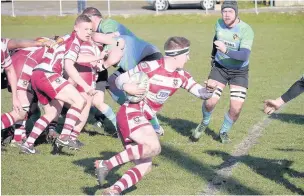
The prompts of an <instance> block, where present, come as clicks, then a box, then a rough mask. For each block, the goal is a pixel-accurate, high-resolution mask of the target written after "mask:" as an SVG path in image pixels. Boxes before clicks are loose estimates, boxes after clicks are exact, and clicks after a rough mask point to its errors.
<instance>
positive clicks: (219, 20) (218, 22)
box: [215, 18, 225, 27]
mask: <svg viewBox="0 0 304 196" xmlns="http://www.w3.org/2000/svg"><path fill="white" fill-rule="evenodd" d="M215 26H216V27H224V26H225V23H224V20H223V19H222V18H219V19H218V20H217V21H216V23H215Z"/></svg>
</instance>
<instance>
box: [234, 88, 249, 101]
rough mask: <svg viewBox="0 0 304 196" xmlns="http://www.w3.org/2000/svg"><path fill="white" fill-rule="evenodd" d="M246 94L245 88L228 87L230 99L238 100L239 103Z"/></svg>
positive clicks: (243, 99)
mask: <svg viewBox="0 0 304 196" xmlns="http://www.w3.org/2000/svg"><path fill="white" fill-rule="evenodd" d="M246 95H247V89H246V88H231V89H230V100H232V101H237V102H240V104H243V102H244V101H245V99H246Z"/></svg>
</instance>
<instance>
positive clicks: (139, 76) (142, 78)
mask: <svg viewBox="0 0 304 196" xmlns="http://www.w3.org/2000/svg"><path fill="white" fill-rule="evenodd" d="M130 83H135V84H137V88H144V89H145V92H144V93H143V94H142V95H131V94H128V93H126V97H127V100H129V101H130V102H131V103H138V102H140V101H141V100H143V99H144V98H145V97H146V95H147V93H148V91H149V87H150V85H149V77H148V75H147V74H145V73H144V72H138V73H135V74H133V75H132V76H131V77H130Z"/></svg>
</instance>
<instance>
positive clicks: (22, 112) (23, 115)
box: [16, 105, 30, 120]
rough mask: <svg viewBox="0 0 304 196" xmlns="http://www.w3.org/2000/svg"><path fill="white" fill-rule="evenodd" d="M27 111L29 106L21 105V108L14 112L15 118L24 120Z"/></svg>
mask: <svg viewBox="0 0 304 196" xmlns="http://www.w3.org/2000/svg"><path fill="white" fill-rule="evenodd" d="M29 111H30V106H28V105H24V106H22V110H21V111H20V112H18V113H17V114H16V116H17V119H18V120H24V119H25V118H26V117H27V116H28V113H29ZM17 119H16V120H17Z"/></svg>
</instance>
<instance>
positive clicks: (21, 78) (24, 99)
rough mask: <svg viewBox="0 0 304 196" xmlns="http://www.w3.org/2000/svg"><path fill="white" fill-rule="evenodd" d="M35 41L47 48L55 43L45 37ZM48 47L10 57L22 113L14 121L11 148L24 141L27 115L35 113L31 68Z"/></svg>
mask: <svg viewBox="0 0 304 196" xmlns="http://www.w3.org/2000/svg"><path fill="white" fill-rule="evenodd" d="M36 40H37V41H39V42H43V43H44V45H46V46H48V47H51V46H53V45H54V44H55V43H56V42H55V40H53V39H50V38H46V37H41V38H37V39H36ZM48 47H28V48H24V49H20V50H18V51H17V52H15V53H14V54H13V55H12V57H11V58H12V64H13V66H14V68H15V71H16V75H17V95H18V97H19V100H20V102H21V105H22V111H20V112H19V116H18V117H17V119H15V120H16V126H15V131H14V139H13V140H12V141H11V145H13V146H16V145H21V144H22V140H24V139H26V138H25V137H26V135H25V123H26V120H27V117H28V113H29V112H30V111H31V112H37V109H38V108H37V103H36V102H35V101H34V100H35V93H34V91H33V90H32V88H31V84H30V79H31V76H32V71H33V68H34V67H36V66H37V65H38V64H39V63H40V62H41V61H42V59H43V56H44V54H45V52H46V51H47V48H48ZM38 113H39V112H38Z"/></svg>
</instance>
